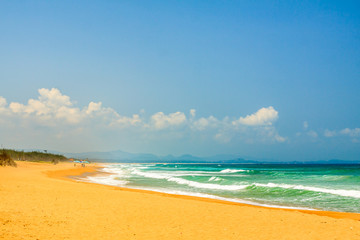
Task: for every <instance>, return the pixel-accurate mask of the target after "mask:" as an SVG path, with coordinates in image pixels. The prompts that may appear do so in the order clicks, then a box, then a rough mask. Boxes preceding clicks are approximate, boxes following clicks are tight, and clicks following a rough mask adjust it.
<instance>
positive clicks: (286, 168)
mask: <svg viewBox="0 0 360 240" xmlns="http://www.w3.org/2000/svg"><path fill="white" fill-rule="evenodd" d="M103 171H105V172H108V173H110V175H108V176H98V177H96V176H92V177H88V178H87V180H88V181H91V182H97V183H101V184H107V185H114V186H121V187H128V188H137V189H147V190H153V191H159V192H166V193H172V194H181V195H191V196H200V197H208V198H215V199H223V200H228V201H233V202H241V203H248V204H254V205H261V206H273V207H281V208H299V209H316V210H328V211H341V212H357V213H360V165H289V164H286V165H280V164H276V165H268V164H266V165H265V164H109V165H106V166H105V167H104V169H103Z"/></svg>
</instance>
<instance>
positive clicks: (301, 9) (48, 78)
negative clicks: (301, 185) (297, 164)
mask: <svg viewBox="0 0 360 240" xmlns="http://www.w3.org/2000/svg"><path fill="white" fill-rule="evenodd" d="M359 5H360V3H359V2H358V1H225V0H223V1H171V0H169V1H156V0H154V1H91V0H89V1H1V2H0V33H1V35H0V84H1V85H0V143H1V145H2V147H6V148H15V149H47V150H53V151H61V152H89V151H111V150H123V151H127V152H133V153H153V154H158V155H167V154H173V155H181V154H193V155H196V156H211V155H216V154H239V155H241V156H243V157H244V158H248V159H271V160H279V161H284V160H285V161H286V160H289V161H294V160H296V161H308V160H328V159H344V160H360V107H359V106H360V94H359V90H360V12H359V11H358V9H360V6H359Z"/></svg>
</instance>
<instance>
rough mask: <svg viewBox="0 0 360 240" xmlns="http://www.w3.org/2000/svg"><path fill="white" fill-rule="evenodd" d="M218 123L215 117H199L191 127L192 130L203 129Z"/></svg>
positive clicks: (215, 125) (217, 125)
mask: <svg viewBox="0 0 360 240" xmlns="http://www.w3.org/2000/svg"><path fill="white" fill-rule="evenodd" d="M219 124H220V121H219V120H218V119H217V118H215V117H213V116H210V117H208V118H199V119H198V120H196V121H194V122H193V123H192V126H191V127H192V128H193V129H194V130H199V131H203V130H205V129H207V128H216V127H219Z"/></svg>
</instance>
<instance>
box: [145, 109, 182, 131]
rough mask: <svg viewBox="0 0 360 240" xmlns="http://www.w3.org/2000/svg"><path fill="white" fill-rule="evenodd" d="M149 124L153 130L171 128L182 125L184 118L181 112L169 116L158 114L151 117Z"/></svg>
mask: <svg viewBox="0 0 360 240" xmlns="http://www.w3.org/2000/svg"><path fill="white" fill-rule="evenodd" d="M151 122H152V126H154V127H155V129H164V128H168V127H171V126H179V125H182V124H183V123H185V122H186V116H185V114H184V113H182V112H175V113H170V114H169V115H165V114H164V113H163V112H158V113H155V114H154V115H152V116H151Z"/></svg>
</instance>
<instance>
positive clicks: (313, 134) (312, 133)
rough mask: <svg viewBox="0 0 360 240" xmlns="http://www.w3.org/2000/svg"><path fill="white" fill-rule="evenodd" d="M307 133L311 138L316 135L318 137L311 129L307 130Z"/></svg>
mask: <svg viewBox="0 0 360 240" xmlns="http://www.w3.org/2000/svg"><path fill="white" fill-rule="evenodd" d="M307 135H308V136H310V137H312V138H317V137H318V134H317V132H315V131H313V130H311V131H308V132H307Z"/></svg>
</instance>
